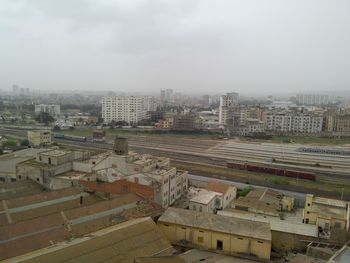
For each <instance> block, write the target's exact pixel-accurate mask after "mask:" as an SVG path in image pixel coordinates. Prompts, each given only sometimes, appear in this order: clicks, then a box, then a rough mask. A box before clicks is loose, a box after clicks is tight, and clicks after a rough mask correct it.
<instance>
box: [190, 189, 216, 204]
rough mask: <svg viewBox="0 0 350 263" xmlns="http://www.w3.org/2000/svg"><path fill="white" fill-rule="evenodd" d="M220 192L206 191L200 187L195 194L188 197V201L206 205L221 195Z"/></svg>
mask: <svg viewBox="0 0 350 263" xmlns="http://www.w3.org/2000/svg"><path fill="white" fill-rule="evenodd" d="M221 195H222V193H218V192H213V191H208V190H205V189H200V190H199V191H198V192H197V193H196V194H195V196H193V197H192V198H191V199H190V202H195V203H199V204H204V205H207V204H209V203H210V202H211V201H212V200H213V199H214V198H216V196H221Z"/></svg>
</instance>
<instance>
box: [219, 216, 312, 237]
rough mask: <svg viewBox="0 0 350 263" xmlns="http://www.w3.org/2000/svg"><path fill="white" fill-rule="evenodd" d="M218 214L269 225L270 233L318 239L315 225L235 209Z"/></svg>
mask: <svg viewBox="0 0 350 263" xmlns="http://www.w3.org/2000/svg"><path fill="white" fill-rule="evenodd" d="M218 214H219V215H223V216H231V217H234V218H241V219H247V220H252V221H256V222H265V223H270V226H271V230H272V231H278V232H286V233H291V234H297V235H302V236H311V237H318V228H317V226H316V225H311V224H303V223H301V222H300V223H297V222H291V221H290V220H281V219H279V218H276V217H266V216H263V215H259V214H255V213H250V212H247V211H241V210H237V209H225V210H224V211H219V212H218Z"/></svg>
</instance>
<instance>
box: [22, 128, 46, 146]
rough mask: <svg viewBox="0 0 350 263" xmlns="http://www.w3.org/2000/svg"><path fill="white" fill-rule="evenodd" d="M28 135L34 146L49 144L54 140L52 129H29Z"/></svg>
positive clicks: (30, 142)
mask: <svg viewBox="0 0 350 263" xmlns="http://www.w3.org/2000/svg"><path fill="white" fill-rule="evenodd" d="M27 136H28V141H29V144H30V145H33V146H47V145H51V142H52V141H51V138H52V134H51V131H28V132H27Z"/></svg>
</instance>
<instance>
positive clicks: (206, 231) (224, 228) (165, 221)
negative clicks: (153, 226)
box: [158, 207, 271, 260]
mask: <svg viewBox="0 0 350 263" xmlns="http://www.w3.org/2000/svg"><path fill="white" fill-rule="evenodd" d="M158 226H159V227H160V229H161V230H162V231H163V233H164V234H165V235H166V237H167V238H168V240H170V241H171V242H174V243H177V242H181V244H185V243H184V241H187V242H189V243H190V244H192V245H195V246H198V247H201V248H204V249H210V250H217V251H222V252H223V253H229V254H231V253H237V254H248V255H254V256H256V257H257V258H259V259H264V260H269V259H270V253H271V229H270V225H269V224H267V223H261V222H254V221H250V220H243V219H233V218H230V217H226V216H220V215H214V214H210V213H203V212H202V213H201V212H196V211H190V210H185V209H179V208H172V207H170V208H168V209H167V210H166V211H165V213H164V214H163V215H162V216H161V217H160V218H159V219H158Z"/></svg>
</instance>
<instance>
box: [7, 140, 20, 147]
mask: <svg viewBox="0 0 350 263" xmlns="http://www.w3.org/2000/svg"><path fill="white" fill-rule="evenodd" d="M4 146H17V141H15V140H7V141H6V142H5V143H4Z"/></svg>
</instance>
